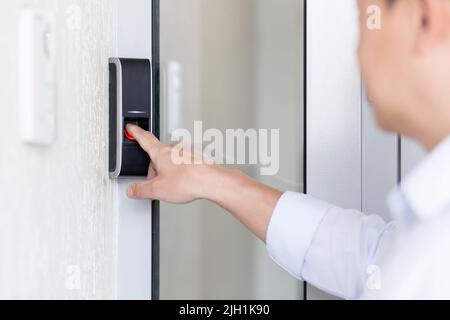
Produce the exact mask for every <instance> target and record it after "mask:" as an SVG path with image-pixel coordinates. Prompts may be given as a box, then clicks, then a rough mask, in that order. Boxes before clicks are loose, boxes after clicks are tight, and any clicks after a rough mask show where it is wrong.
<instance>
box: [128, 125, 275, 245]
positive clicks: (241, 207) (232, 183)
mask: <svg viewBox="0 0 450 320" xmlns="http://www.w3.org/2000/svg"><path fill="white" fill-rule="evenodd" d="M127 130H128V131H129V132H130V133H131V134H132V135H133V136H134V137H135V138H136V140H137V142H138V143H139V144H140V145H141V147H142V148H143V149H144V150H145V151H146V152H147V153H148V154H149V155H150V158H151V160H152V161H151V164H150V168H149V170H148V179H147V180H145V181H141V182H137V183H134V184H132V185H130V186H129V187H128V189H127V195H128V197H130V198H132V199H136V200H144V199H150V200H162V201H166V202H171V203H180V204H181V203H189V202H192V201H194V200H197V199H206V200H210V201H212V202H214V203H216V204H218V205H219V206H221V207H222V208H224V209H225V210H227V211H229V212H230V213H231V214H232V215H233V216H234V217H235V218H236V219H238V220H239V221H240V222H242V224H244V225H245V226H246V227H247V228H248V229H250V230H251V231H252V232H253V233H254V234H255V235H256V236H258V237H259V238H260V239H261V240H263V241H265V240H266V232H267V228H268V225H269V222H270V219H271V217H272V212H273V209H274V208H275V205H276V204H277V202H278V200H279V199H280V197H281V195H282V193H281V192H280V191H278V190H276V189H273V188H271V187H268V186H266V185H264V184H261V183H259V182H257V181H255V180H253V179H251V178H250V177H248V176H246V175H245V174H243V173H241V172H240V171H237V170H231V169H228V168H225V167H222V166H218V165H211V164H207V163H201V164H197V162H195V161H191V163H192V164H176V163H175V162H174V161H173V154H172V153H173V152H179V151H180V149H176V148H177V146H168V145H165V144H162V143H161V142H159V141H158V139H157V138H156V137H155V136H154V135H153V134H151V133H150V132H147V131H145V130H143V129H141V128H139V127H138V126H135V125H127ZM182 152H183V158H184V159H193V158H194V157H193V156H192V155H191V153H190V152H189V151H188V150H183V151H182ZM187 152H189V153H187ZM175 154H176V153H175Z"/></svg>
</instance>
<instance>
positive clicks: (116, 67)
mask: <svg viewBox="0 0 450 320" xmlns="http://www.w3.org/2000/svg"><path fill="white" fill-rule="evenodd" d="M152 102H153V101H152V65H151V62H150V60H148V59H128V58H110V59H109V175H110V177H111V178H113V179H115V178H119V177H127V176H129V177H136V176H142V177H144V176H147V174H148V167H149V165H150V157H149V156H148V154H147V153H146V152H145V151H144V150H143V149H142V148H141V147H140V146H139V144H138V143H137V142H136V141H134V140H132V139H129V136H128V137H127V135H126V133H125V131H126V130H125V127H126V125H127V124H128V123H133V124H137V125H139V126H140V127H141V128H142V129H145V130H147V131H152Z"/></svg>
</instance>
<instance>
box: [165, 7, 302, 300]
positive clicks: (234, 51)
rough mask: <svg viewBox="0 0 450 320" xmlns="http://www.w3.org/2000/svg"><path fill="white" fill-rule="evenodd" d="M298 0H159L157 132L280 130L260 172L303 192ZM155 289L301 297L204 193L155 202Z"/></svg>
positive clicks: (182, 294) (254, 169)
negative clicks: (273, 158)
mask: <svg viewBox="0 0 450 320" xmlns="http://www.w3.org/2000/svg"><path fill="white" fill-rule="evenodd" d="M302 10H303V6H302V2H301V1H300V0H277V1H272V0H245V1H242V0H190V1H185V0H164V1H161V70H162V91H161V92H162V104H161V106H162V117H161V119H162V122H161V123H162V131H161V137H162V138H163V140H164V141H166V142H170V141H171V133H172V132H173V130H175V129H177V128H186V129H188V130H190V131H191V132H192V133H193V132H194V123H195V122H196V121H201V123H202V125H203V128H204V130H207V129H209V128H214V129H218V130H219V131H220V132H223V133H225V130H226V129H237V128H242V129H244V130H247V129H269V130H271V129H278V130H279V134H280V157H279V159H280V165H279V171H278V173H277V174H275V175H271V176H262V175H261V174H260V167H259V166H258V165H239V166H237V167H238V168H239V169H241V170H243V171H245V172H246V173H247V174H249V175H251V176H252V177H254V178H256V179H259V180H261V181H263V182H265V183H268V184H270V185H273V186H275V187H277V188H280V189H282V190H293V191H302V189H303V186H302V181H303V180H302V171H301V168H302V160H303V152H302V148H301V144H302V132H303V131H302V123H303V120H302V116H303V112H302V101H303V99H302V97H303V96H302V90H301V88H302V55H301V52H302V37H303V36H302V27H303V18H302V16H303V15H302ZM160 275H161V278H160V285H161V298H163V299H166V298H176V299H280V298H286V299H301V298H302V291H303V290H302V285H301V283H299V282H298V281H297V280H295V279H293V278H292V277H290V276H289V275H288V274H287V273H286V272H285V271H283V270H281V268H279V267H278V266H277V265H275V263H273V262H272V261H271V260H270V259H269V258H268V255H267V253H266V249H265V247H264V245H263V244H262V243H260V241H259V240H257V239H256V238H255V237H254V236H252V235H251V234H250V233H249V232H248V231H247V230H246V229H245V228H244V227H242V226H241V225H240V224H239V223H238V222H236V221H235V220H234V219H233V218H232V217H231V216H230V215H229V214H227V213H226V212H224V211H223V210H222V209H220V208H218V207H217V206H214V205H212V204H210V203H206V202H197V203H194V204H190V205H186V206H172V205H168V204H161V274H160Z"/></svg>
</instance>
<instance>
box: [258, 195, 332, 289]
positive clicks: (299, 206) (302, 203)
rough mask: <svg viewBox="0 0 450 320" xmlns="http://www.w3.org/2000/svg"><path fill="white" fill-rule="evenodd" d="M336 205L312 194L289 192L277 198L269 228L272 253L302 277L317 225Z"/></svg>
mask: <svg viewBox="0 0 450 320" xmlns="http://www.w3.org/2000/svg"><path fill="white" fill-rule="evenodd" d="M332 207H333V206H332V205H331V204H328V203H326V202H323V201H320V200H318V199H315V198H313V197H311V196H308V195H304V194H300V193H295V192H286V193H285V194H283V196H282V197H281V198H280V200H279V201H278V203H277V205H276V207H275V210H274V212H273V214H272V218H271V221H270V223H269V227H268V230H267V238H266V247H267V251H268V253H269V256H270V257H271V258H272V259H273V260H274V261H275V262H276V263H277V264H279V265H280V266H281V267H282V268H283V269H285V270H286V271H287V272H289V273H290V274H291V275H293V276H294V277H296V278H297V279H299V280H303V279H302V268H303V264H304V260H305V256H306V253H307V251H308V248H309V247H310V245H311V242H312V240H313V239H314V235H315V234H316V231H317V228H318V227H319V225H320V223H321V222H322V219H323V218H324V216H325V215H326V213H327V212H328V210H329V209H331V208H332Z"/></svg>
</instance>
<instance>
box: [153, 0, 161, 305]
mask: <svg viewBox="0 0 450 320" xmlns="http://www.w3.org/2000/svg"><path fill="white" fill-rule="evenodd" d="M159 17H160V8H159V0H153V1H152V61H153V126H152V127H153V132H154V134H155V136H156V137H157V138H158V139H159V138H160V27H159V26H160V20H159ZM159 216H160V203H159V201H153V202H152V299H153V300H159V299H160V283H159V281H160V234H159V232H160V219H159Z"/></svg>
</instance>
